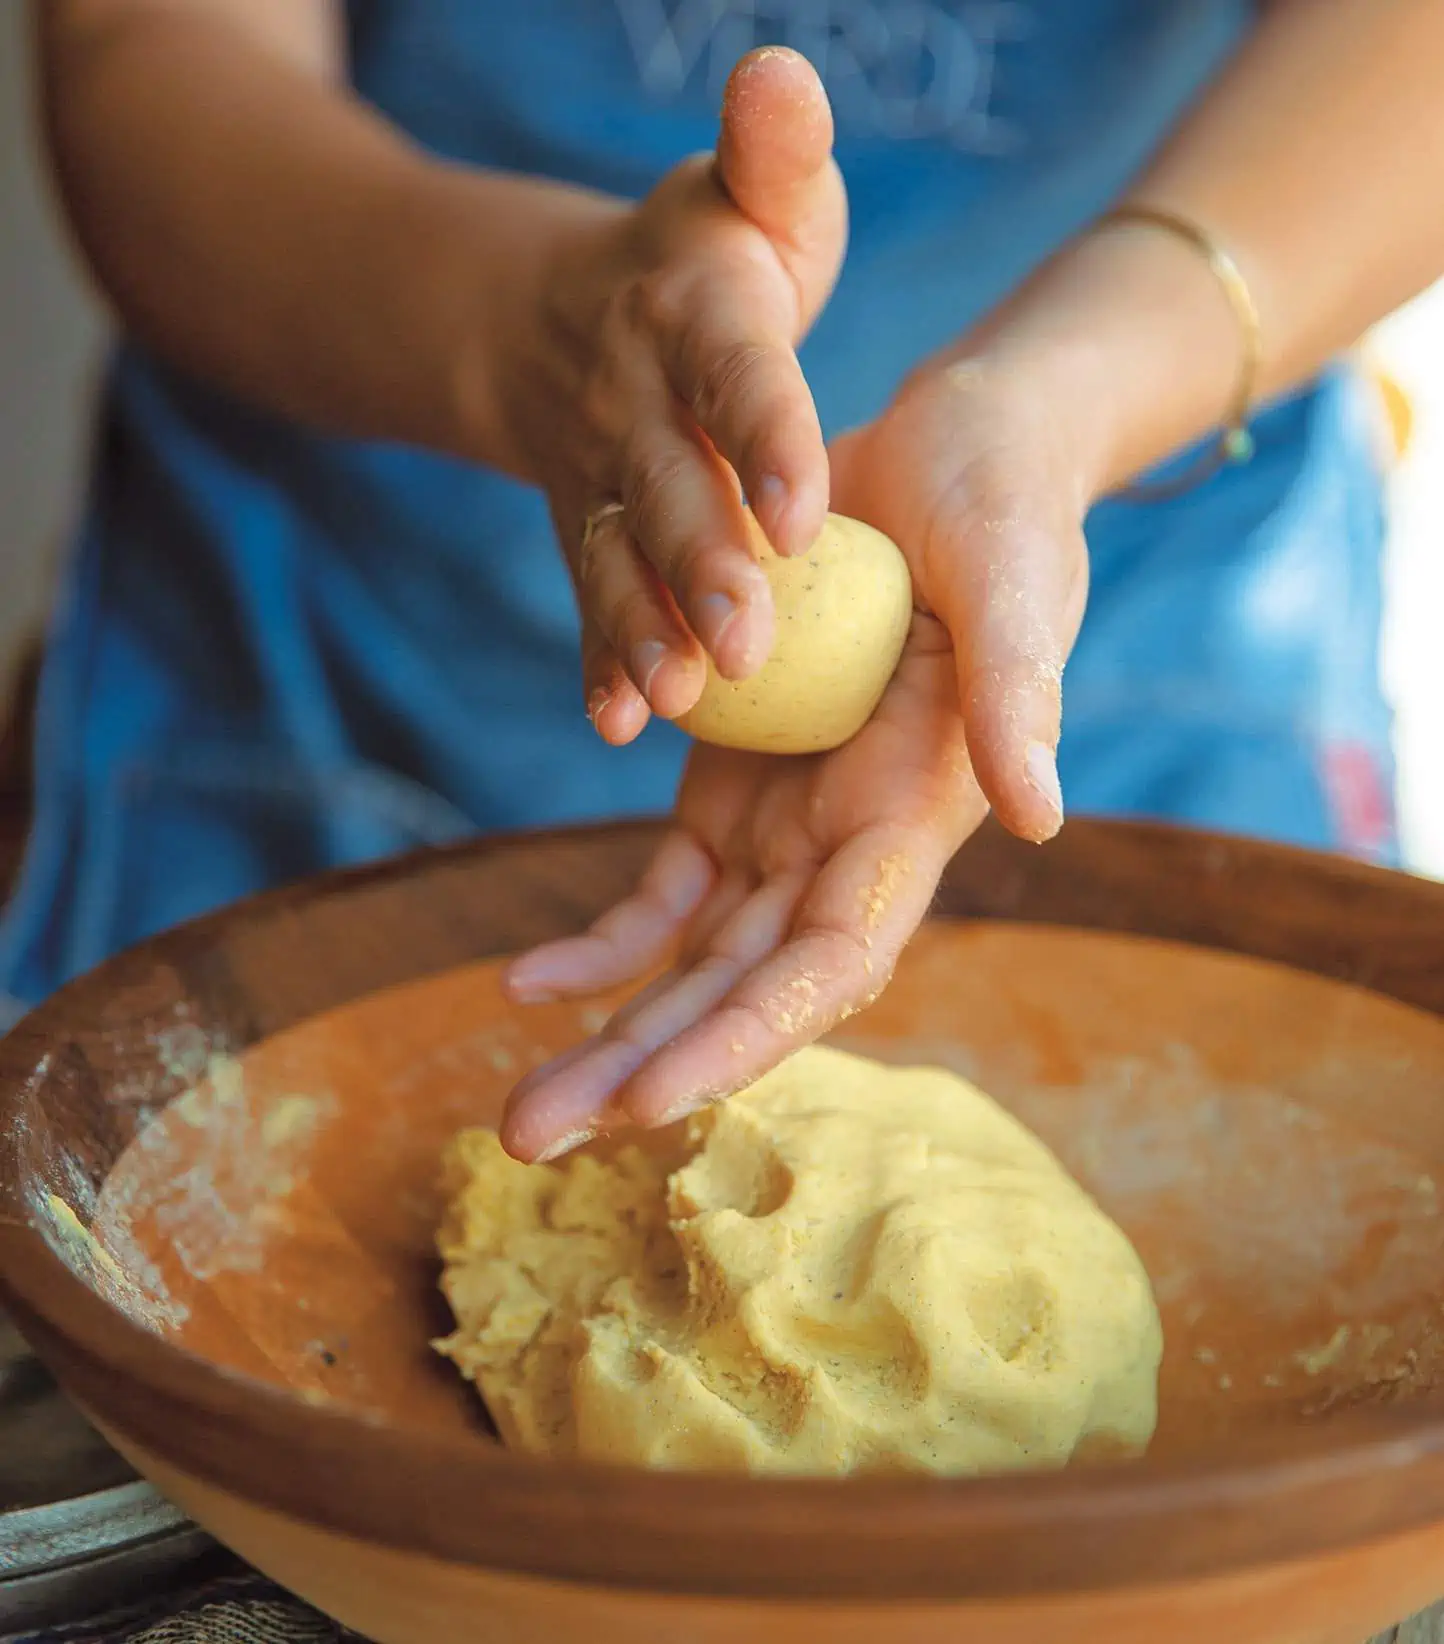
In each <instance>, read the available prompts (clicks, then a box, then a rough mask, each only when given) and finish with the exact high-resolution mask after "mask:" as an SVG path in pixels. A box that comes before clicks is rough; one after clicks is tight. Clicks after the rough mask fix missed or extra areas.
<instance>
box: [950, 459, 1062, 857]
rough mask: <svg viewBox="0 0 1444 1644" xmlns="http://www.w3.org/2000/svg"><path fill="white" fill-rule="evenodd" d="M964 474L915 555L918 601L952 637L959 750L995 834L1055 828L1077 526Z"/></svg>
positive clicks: (1005, 485)
mask: <svg viewBox="0 0 1444 1644" xmlns="http://www.w3.org/2000/svg"><path fill="white" fill-rule="evenodd" d="M1018 478H1019V481H1020V482H1019V483H1015V482H1014V476H1012V475H1008V476H1005V477H1000V476H997V475H989V474H987V473H980V474H976V475H975V476H974V477H973V483H969V482H968V480H967V478H966V477H965V478H964V481H963V482H962V483H960V484H959V485H957V486H955V487H953V488H952V490H951V491H950V492H949V494H948V496H947V498H946V499H945V501H944V504H943V506H942V508H941V509H940V510H939V512H938V514H937V516H936V517H935V519H934V521H933V524H932V528H931V530H930V531H929V533H928V536H927V541H926V544H925V548H924V563H925V567H926V570H925V578H924V581H925V587H926V589H927V597H928V598H929V600H930V602H931V603H932V604H933V605H934V607H935V609H936V610H937V612H938V614H939V616H940V617H941V618H942V619H943V621H944V623H945V624H946V626H947V628H948V631H949V633H950V634H951V636H952V640H953V648H954V652H955V655H956V658H957V668H958V693H959V699H960V701H961V704H962V709H963V720H964V724H965V725H966V728H967V739H968V753H969V756H970V758H971V760H972V764H973V770H974V773H975V774H976V776H977V779H978V782H979V784H980V786H981V787H982V789H983V791H984V793H985V794H986V795H987V796H988V798H989V799H990V800H991V801H992V803H993V807H994V809H995V810H996V812H997V814H998V817H999V819H1000V820H1001V821H1002V822H1003V824H1004V826H1006V827H1008V828H1010V829H1012V831H1013V832H1014V833H1016V834H1019V835H1020V836H1021V837H1023V838H1025V839H1032V840H1038V841H1041V840H1045V839H1051V838H1052V837H1053V835H1054V834H1055V833H1057V831H1058V829H1059V828H1060V827H1061V826H1062V825H1063V794H1062V790H1061V788H1060V786H1059V782H1058V766H1057V747H1058V737H1059V731H1060V722H1061V714H1062V684H1063V665H1064V662H1065V660H1066V658H1067V655H1068V651H1069V649H1070V648H1071V646H1072V643H1073V640H1074V638H1075V637H1076V634H1077V631H1078V624H1079V621H1080V619H1081V616H1082V605H1083V597H1084V594H1085V591H1086V566H1087V556H1086V550H1085V549H1084V546H1083V540H1082V529H1081V526H1079V525H1078V524H1076V523H1072V522H1069V521H1068V520H1067V519H1066V517H1065V516H1064V515H1063V514H1062V512H1061V511H1058V512H1056V513H1050V512H1048V511H1045V509H1046V505H1045V507H1044V508H1040V505H1039V499H1040V497H1046V495H1047V493H1046V491H1045V490H1044V489H1043V488H1042V487H1041V486H1036V487H1035V486H1032V485H1028V484H1027V483H1026V482H1023V481H1021V476H1019V477H1018Z"/></svg>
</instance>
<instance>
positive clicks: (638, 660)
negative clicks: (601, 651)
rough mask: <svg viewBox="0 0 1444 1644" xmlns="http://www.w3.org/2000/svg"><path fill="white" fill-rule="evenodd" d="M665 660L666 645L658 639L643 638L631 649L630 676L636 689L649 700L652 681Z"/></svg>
mask: <svg viewBox="0 0 1444 1644" xmlns="http://www.w3.org/2000/svg"><path fill="white" fill-rule="evenodd" d="M666 660H667V647H666V646H665V645H664V644H663V643H662V642H661V640H660V639H644V640H643V641H642V642H641V644H640V645H637V646H636V647H634V649H633V651H632V678H633V679H634V680H635V681H636V685H637V689H638V690H639V691H640V692H641V693H642V695H643V696H644V697H646V698H647V700H648V701H649V702H650V701H651V697H652V681H653V680H654V679H655V678H656V677H657V670H658V668H660V667H661V666H662V664H663V663H664V662H665V661H666Z"/></svg>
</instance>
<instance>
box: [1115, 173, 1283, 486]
mask: <svg viewBox="0 0 1444 1644" xmlns="http://www.w3.org/2000/svg"><path fill="white" fill-rule="evenodd" d="M1130 223H1131V224H1134V225H1136V226H1139V227H1144V228H1157V229H1162V230H1163V232H1164V233H1166V234H1171V235H1173V237H1174V238H1175V239H1178V240H1182V241H1183V242H1184V244H1185V245H1188V246H1191V247H1192V248H1193V249H1194V250H1195V251H1197V252H1198V253H1199V254H1200V256H1202V257H1203V259H1204V261H1205V262H1207V264H1208V266H1209V268H1210V269H1211V270H1212V272H1213V276H1214V278H1215V279H1216V280H1217V281H1218V283H1219V285H1220V286H1221V287H1222V288H1223V293H1224V296H1225V297H1227V298H1228V303H1229V307H1230V308H1232V309H1233V313H1234V318H1235V319H1236V320H1237V321H1238V329H1239V336H1240V339H1241V342H1242V344H1243V350H1242V359H1241V362H1240V365H1239V372H1238V378H1237V380H1236V383H1235V386H1234V391H1233V394H1232V396H1231V398H1230V399H1229V402H1228V408H1227V411H1226V412H1225V415H1224V419H1223V423H1222V426H1221V430H1220V433H1219V436H1218V439H1217V440H1216V441H1215V442H1214V443H1213V445H1212V446H1211V447H1210V449H1209V450H1207V451H1205V452H1204V453H1203V455H1202V456H1201V457H1200V458H1199V460H1198V461H1197V462H1196V463H1194V464H1192V465H1191V466H1190V467H1189V468H1188V469H1187V470H1186V471H1185V472H1184V473H1182V474H1179V475H1176V476H1174V477H1173V478H1171V479H1167V480H1158V481H1155V482H1153V483H1143V484H1136V485H1132V486H1129V487H1127V488H1126V489H1125V490H1123V491H1120V492H1119V493H1117V494H1118V495H1119V496H1120V497H1124V498H1127V499H1130V500H1133V501H1137V502H1156V501H1159V500H1162V499H1163V498H1166V497H1172V496H1177V495H1178V494H1179V493H1181V492H1183V491H1188V490H1191V489H1192V488H1193V487H1194V486H1195V485H1198V484H1199V483H1200V482H1201V481H1203V480H1205V479H1207V478H1209V476H1210V475H1212V474H1215V473H1217V472H1218V470H1219V469H1220V468H1225V467H1231V466H1236V465H1238V464H1240V463H1245V462H1247V461H1248V460H1249V458H1250V457H1252V456H1253V452H1254V440H1253V435H1252V434H1250V433H1249V428H1248V419H1249V413H1250V411H1251V410H1252V408H1253V400H1254V391H1255V389H1256V387H1257V385H1258V378H1259V370H1260V367H1261V365H1262V363H1263V327H1262V325H1261V323H1260V321H1259V312H1258V305H1257V304H1256V303H1255V302H1254V300H1253V293H1252V292H1251V291H1250V290H1249V286H1248V281H1247V280H1245V279H1244V277H1243V274H1242V272H1241V271H1240V269H1239V266H1238V264H1237V263H1236V262H1235V261H1234V259H1233V257H1232V256H1231V255H1230V254H1229V252H1228V251H1227V250H1226V249H1225V248H1224V247H1223V246H1222V245H1220V244H1219V242H1218V241H1217V240H1216V239H1214V237H1213V236H1212V235H1211V234H1210V233H1209V232H1208V230H1207V229H1205V228H1201V227H1200V226H1199V225H1198V224H1197V223H1195V222H1192V221H1190V220H1189V219H1188V218H1187V217H1180V216H1179V215H1177V213H1175V212H1172V211H1164V210H1161V209H1159V208H1158V207H1155V206H1146V205H1125V206H1118V207H1116V208H1115V209H1114V210H1112V211H1110V212H1108V213H1107V214H1106V215H1104V216H1103V217H1101V218H1099V220H1098V224H1097V227H1099V228H1107V227H1110V226H1113V225H1117V226H1120V227H1122V226H1125V225H1127V224H1130Z"/></svg>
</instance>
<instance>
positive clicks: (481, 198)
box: [391, 162, 626, 483]
mask: <svg viewBox="0 0 1444 1644" xmlns="http://www.w3.org/2000/svg"><path fill="white" fill-rule="evenodd" d="M625 209H626V208H625V206H624V205H622V204H621V203H620V202H617V201H613V200H610V199H608V198H606V197H604V196H600V195H593V194H589V193H586V192H584V191H583V190H580V189H573V188H568V187H565V186H562V185H559V184H553V183H548V182H537V181H534V180H531V179H526V178H520V177H512V176H507V175H502V174H498V173H479V172H475V171H470V170H465V169H463V168H460V167H453V166H450V165H444V164H439V163H433V162H428V163H427V175H426V177H425V179H424V181H423V182H421V183H420V185H419V186H418V187H416V188H415V189H413V191H412V193H411V197H410V199H409V201H408V203H407V206H406V208H405V209H404V211H403V212H402V213H401V214H400V215H399V216H398V218H397V219H395V220H393V222H392V224H391V229H392V233H393V234H394V235H395V236H396V238H397V241H398V244H399V250H400V254H401V255H402V256H403V257H404V258H405V260H406V262H407V264H408V266H410V267H411V268H412V269H413V270H415V276H414V277H412V278H411V279H410V280H409V281H408V282H407V283H406V289H407V293H408V295H407V304H408V307H409V308H410V309H411V311H412V313H413V315H414V316H416V317H419V318H420V320H421V324H422V326H423V328H424V330H425V333H426V338H427V345H426V347H425V349H424V350H423V352H424V355H425V357H426V358H427V359H428V360H429V361H430V362H431V364H430V368H431V371H432V376H433V381H434V382H435V384H436V385H437V387H438V393H437V396H436V404H435V408H434V419H435V420H434V425H433V426H432V427H431V428H430V429H429V431H428V432H427V433H426V434H425V435H424V436H423V437H424V438H425V440H426V443H428V444H431V445H434V446H436V447H438V448H440V449H442V450H445V451H448V452H450V453H451V454H453V455H456V456H459V457H462V458H464V459H466V460H467V461H471V462H481V463H485V464H486V465H487V466H488V467H493V468H496V469H499V470H500V471H502V472H504V473H507V474H510V475H512V476H513V477H514V478H517V479H521V480H523V481H526V482H528V483H535V482H536V481H537V479H538V477H539V476H538V474H537V472H536V467H537V464H536V450H535V447H536V443H537V442H536V440H535V439H534V438H529V437H528V433H527V429H528V425H529V424H532V423H534V422H535V420H536V418H535V407H536V402H537V400H538V398H539V397H545V395H546V393H547V391H548V389H551V390H552V391H553V393H554V392H555V387H556V383H555V373H554V372H552V371H550V370H549V369H548V368H547V362H548V361H549V360H550V359H551V358H552V357H553V356H554V355H555V354H556V352H557V346H556V331H557V327H556V324H555V321H554V316H553V314H552V312H551V310H552V307H553V303H554V294H555V292H556V290H557V287H558V283H559V280H560V278H561V277H562V275H563V273H564V271H565V270H567V269H569V268H571V269H576V268H585V267H587V266H590V264H591V263H592V261H593V260H594V259H595V257H596V255H597V249H598V245H599V243H600V241H601V237H602V234H603V232H604V230H605V229H606V228H607V227H608V226H609V225H611V224H612V223H614V222H615V220H616V218H617V217H618V216H619V215H620V214H621V213H622V212H623V211H624V210H625ZM413 331H414V327H413Z"/></svg>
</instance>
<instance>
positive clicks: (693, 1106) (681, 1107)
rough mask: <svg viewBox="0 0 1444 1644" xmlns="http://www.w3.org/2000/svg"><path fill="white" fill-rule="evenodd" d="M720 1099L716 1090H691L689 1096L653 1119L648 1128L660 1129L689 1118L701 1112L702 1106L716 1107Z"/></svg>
mask: <svg viewBox="0 0 1444 1644" xmlns="http://www.w3.org/2000/svg"><path fill="white" fill-rule="evenodd" d="M721 1100H722V1097H721V1096H720V1095H719V1094H718V1093H717V1092H716V1091H711V1090H703V1091H693V1092H692V1094H691V1095H690V1096H684V1097H682V1099H681V1100H680V1101H679V1102H676V1103H674V1104H673V1105H672V1106H671V1107H669V1108H668V1109H667V1111H666V1112H665V1113H664V1114H663V1115H662V1116H661V1118H660V1119H654V1120H653V1121H652V1123H651V1125H649V1126H648V1129H653V1130H661V1129H663V1128H664V1127H665V1126H667V1125H675V1124H677V1123H679V1122H680V1121H681V1120H682V1119H690V1118H691V1117H692V1115H693V1114H694V1113H700V1112H702V1110H703V1109H704V1108H709V1107H716V1105H717V1104H718V1102H720V1101H721Z"/></svg>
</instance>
